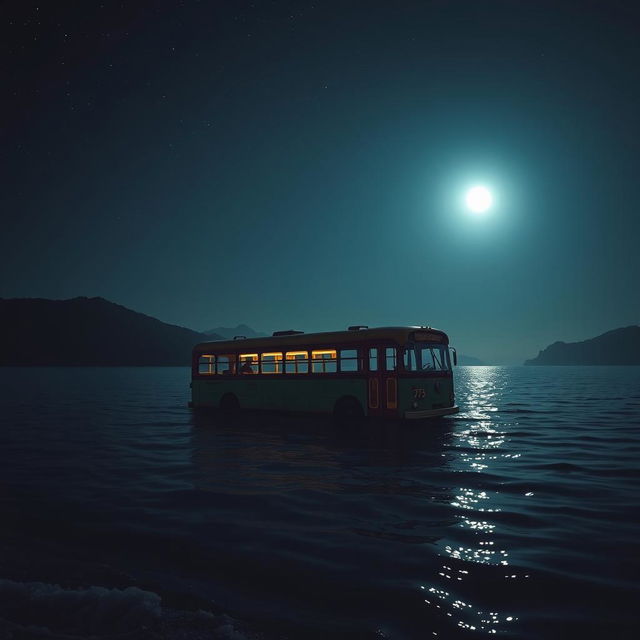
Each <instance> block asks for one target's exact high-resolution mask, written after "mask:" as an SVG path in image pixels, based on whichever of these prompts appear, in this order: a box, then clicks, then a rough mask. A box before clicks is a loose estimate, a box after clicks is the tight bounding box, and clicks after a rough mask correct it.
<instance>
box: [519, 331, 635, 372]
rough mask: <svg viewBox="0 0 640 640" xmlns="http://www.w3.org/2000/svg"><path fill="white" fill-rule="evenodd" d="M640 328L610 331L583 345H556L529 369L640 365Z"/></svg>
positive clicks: (529, 363)
mask: <svg viewBox="0 0 640 640" xmlns="http://www.w3.org/2000/svg"><path fill="white" fill-rule="evenodd" d="M638 364H640V326H636V325H633V326H630V327H623V328H621V329H614V330H613V331H607V333H603V334H602V335H600V336H597V337H595V338H591V339H590V340H583V341H582V342H568V343H567V342H554V343H553V344H552V345H550V346H548V347H547V348H546V349H543V350H542V351H540V353H539V354H538V355H537V356H536V357H535V358H532V359H531V360H527V361H526V362H525V365H638Z"/></svg>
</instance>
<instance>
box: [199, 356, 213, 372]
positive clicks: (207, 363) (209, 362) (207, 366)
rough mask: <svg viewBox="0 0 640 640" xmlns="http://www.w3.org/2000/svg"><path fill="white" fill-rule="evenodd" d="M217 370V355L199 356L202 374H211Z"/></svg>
mask: <svg viewBox="0 0 640 640" xmlns="http://www.w3.org/2000/svg"><path fill="white" fill-rule="evenodd" d="M215 372H216V357H215V356H210V355H201V356H200V358H198V373H199V374H201V375H211V374H212V373H215Z"/></svg>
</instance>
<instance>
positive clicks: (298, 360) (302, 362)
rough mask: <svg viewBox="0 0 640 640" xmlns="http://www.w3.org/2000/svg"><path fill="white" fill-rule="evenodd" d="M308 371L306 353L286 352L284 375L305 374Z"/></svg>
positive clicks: (307, 354)
mask: <svg viewBox="0 0 640 640" xmlns="http://www.w3.org/2000/svg"><path fill="white" fill-rule="evenodd" d="M308 371H309V353H308V352H307V351H287V353H286V355H285V363H284V372H285V373H307V372H308Z"/></svg>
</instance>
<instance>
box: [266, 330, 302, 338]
mask: <svg viewBox="0 0 640 640" xmlns="http://www.w3.org/2000/svg"><path fill="white" fill-rule="evenodd" d="M299 333H304V331H295V330H294V329H289V330H288V331H274V332H273V337H274V338H277V337H278V336H297V335H298V334H299Z"/></svg>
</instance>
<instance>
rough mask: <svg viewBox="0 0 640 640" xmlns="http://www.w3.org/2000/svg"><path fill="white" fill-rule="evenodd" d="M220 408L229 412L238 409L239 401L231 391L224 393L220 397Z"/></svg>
mask: <svg viewBox="0 0 640 640" xmlns="http://www.w3.org/2000/svg"><path fill="white" fill-rule="evenodd" d="M220 409H221V410H222V411H227V412H229V413H231V412H232V411H237V410H238V409H240V403H239V402H238V398H236V396H235V394H233V393H225V394H224V395H223V396H222V398H221V399H220Z"/></svg>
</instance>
